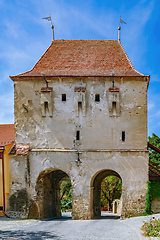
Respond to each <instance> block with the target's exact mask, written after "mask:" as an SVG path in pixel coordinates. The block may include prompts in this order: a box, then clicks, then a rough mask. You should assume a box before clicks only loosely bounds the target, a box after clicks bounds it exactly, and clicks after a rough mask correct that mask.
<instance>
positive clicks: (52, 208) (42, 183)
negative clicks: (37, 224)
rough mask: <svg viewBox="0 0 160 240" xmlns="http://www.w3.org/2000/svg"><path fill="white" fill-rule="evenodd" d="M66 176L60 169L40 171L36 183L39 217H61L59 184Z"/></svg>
mask: <svg viewBox="0 0 160 240" xmlns="http://www.w3.org/2000/svg"><path fill="white" fill-rule="evenodd" d="M66 177H68V175H67V174H66V173H65V172H63V171H62V170H54V169H47V170H45V171H43V172H41V173H40V174H39V176H38V179H37V183H36V189H35V190H36V192H37V197H36V202H37V204H38V209H39V218H40V219H42V218H50V217H61V201H60V184H61V182H62V181H63V180H64V179H65V178H66Z"/></svg>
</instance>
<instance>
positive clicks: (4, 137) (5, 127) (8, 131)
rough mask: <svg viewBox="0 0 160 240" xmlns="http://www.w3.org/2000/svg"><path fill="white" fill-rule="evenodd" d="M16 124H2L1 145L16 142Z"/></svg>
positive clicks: (0, 131) (0, 130)
mask: <svg viewBox="0 0 160 240" xmlns="http://www.w3.org/2000/svg"><path fill="white" fill-rule="evenodd" d="M14 140H15V136H14V124H0V147H4V146H6V145H8V144H10V143H12V142H14Z"/></svg>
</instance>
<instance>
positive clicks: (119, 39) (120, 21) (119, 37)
mask: <svg viewBox="0 0 160 240" xmlns="http://www.w3.org/2000/svg"><path fill="white" fill-rule="evenodd" d="M121 23H124V24H127V23H126V22H124V21H123V20H122V19H121V16H120V20H119V27H118V41H119V42H120V41H121V36H120V31H121V26H120V24H121Z"/></svg>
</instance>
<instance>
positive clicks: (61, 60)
mask: <svg viewBox="0 0 160 240" xmlns="http://www.w3.org/2000/svg"><path fill="white" fill-rule="evenodd" d="M42 72H44V74H45V76H112V75H113V73H114V75H115V76H144V75H143V74H141V73H139V72H137V71H136V70H135V69H134V67H133V65H132V63H131V62H130V60H129V58H128V56H127V54H126V52H125V51H124V49H123V47H122V45H121V43H120V42H119V41H114V40H54V41H52V43H51V45H50V46H49V48H48V49H47V50H46V52H45V53H44V54H43V55H42V57H41V58H40V59H39V60H38V62H37V63H36V64H35V66H34V67H33V69H32V70H30V71H28V72H26V73H23V74H20V75H17V76H18V77H30V76H42ZM17 76H12V77H11V78H12V79H13V80H14V77H17Z"/></svg>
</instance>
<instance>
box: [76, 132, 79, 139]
mask: <svg viewBox="0 0 160 240" xmlns="http://www.w3.org/2000/svg"><path fill="white" fill-rule="evenodd" d="M76 140H80V131H77V132H76Z"/></svg>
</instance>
